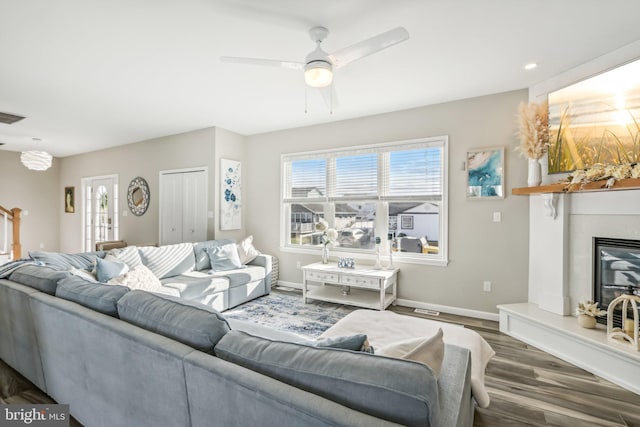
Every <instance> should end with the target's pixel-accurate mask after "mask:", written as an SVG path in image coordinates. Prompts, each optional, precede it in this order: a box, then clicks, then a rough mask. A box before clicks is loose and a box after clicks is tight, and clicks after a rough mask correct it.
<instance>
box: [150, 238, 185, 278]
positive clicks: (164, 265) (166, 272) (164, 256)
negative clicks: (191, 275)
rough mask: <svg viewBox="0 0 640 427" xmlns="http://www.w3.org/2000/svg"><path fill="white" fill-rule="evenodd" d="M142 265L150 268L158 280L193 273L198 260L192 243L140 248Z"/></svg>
mask: <svg viewBox="0 0 640 427" xmlns="http://www.w3.org/2000/svg"><path fill="white" fill-rule="evenodd" d="M138 252H139V253H140V258H141V259H142V264H144V265H145V266H146V267H148V268H149V270H151V271H152V272H153V274H155V275H156V277H157V278H158V279H163V278H165V277H172V276H177V275H179V274H184V273H188V272H189V271H193V269H194V268H195V264H196V258H195V255H194V252H193V244H192V243H179V244H177V245H166V246H160V247H155V246H143V247H139V248H138Z"/></svg>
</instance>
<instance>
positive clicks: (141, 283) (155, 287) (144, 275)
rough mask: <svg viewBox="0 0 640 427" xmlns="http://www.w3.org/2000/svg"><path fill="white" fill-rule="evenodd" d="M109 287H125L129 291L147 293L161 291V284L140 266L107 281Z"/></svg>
mask: <svg viewBox="0 0 640 427" xmlns="http://www.w3.org/2000/svg"><path fill="white" fill-rule="evenodd" d="M108 283H109V284H110V285H121V286H126V287H128V288H129V289H139V290H143V291H149V292H157V291H160V290H161V289H162V283H160V279H158V278H157V277H156V276H155V274H153V272H152V271H151V270H149V269H148V268H147V267H145V266H144V265H142V264H140V265H139V266H137V267H134V268H133V269H131V270H129V271H128V272H127V273H125V274H123V275H121V276H118V277H114V278H112V279H111V280H109V281H108Z"/></svg>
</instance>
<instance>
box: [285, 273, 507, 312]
mask: <svg viewBox="0 0 640 427" xmlns="http://www.w3.org/2000/svg"><path fill="white" fill-rule="evenodd" d="M278 286H284V287H287V288H294V289H300V290H302V283H296V282H287V281H285V280H278ZM395 303H396V304H397V305H401V306H403V307H411V308H426V309H427V310H435V311H440V312H442V313H449V314H455V315H457V316H467V317H475V318H476V319H485V320H493V321H494V322H498V321H499V320H500V315H499V314H498V313H489V312H486V311H478V310H470V309H468V308H460V307H450V306H448V305H439V304H430V303H426V302H420V301H412V300H409V299H397V300H396V301H395Z"/></svg>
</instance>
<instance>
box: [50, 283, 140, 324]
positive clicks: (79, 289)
mask: <svg viewBox="0 0 640 427" xmlns="http://www.w3.org/2000/svg"><path fill="white" fill-rule="evenodd" d="M127 292H129V288H127V287H125V286H112V285H105V284H104V283H96V282H89V281H87V280H85V279H83V278H82V277H78V276H70V277H67V278H66V279H62V280H60V282H59V283H58V288H57V289H56V296H57V297H58V298H62V299H66V300H69V301H73V302H75V303H78V304H80V305H83V306H85V307H88V308H90V309H92V310H95V311H98V312H100V313H103V314H108V315H109V316H114V317H117V315H118V305H117V304H118V300H119V299H120V298H122V297H123V296H124V295H125V294H126V293H127Z"/></svg>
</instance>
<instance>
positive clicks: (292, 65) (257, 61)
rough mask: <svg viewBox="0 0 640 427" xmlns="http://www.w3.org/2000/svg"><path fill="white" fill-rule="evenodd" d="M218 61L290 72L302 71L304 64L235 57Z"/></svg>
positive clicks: (222, 58) (225, 57) (223, 57)
mask: <svg viewBox="0 0 640 427" xmlns="http://www.w3.org/2000/svg"><path fill="white" fill-rule="evenodd" d="M220 61H222V62H230V63H234V64H251V65H266V66H268V67H278V68H288V69H290V70H302V68H304V63H302V62H294V61H279V60H277V59H262V58H242V57H237V56H221V57H220Z"/></svg>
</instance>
